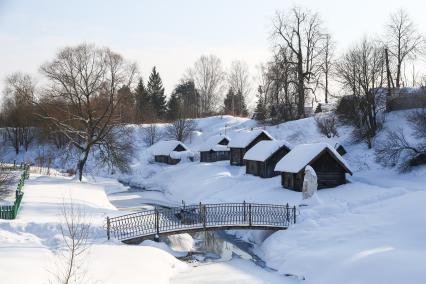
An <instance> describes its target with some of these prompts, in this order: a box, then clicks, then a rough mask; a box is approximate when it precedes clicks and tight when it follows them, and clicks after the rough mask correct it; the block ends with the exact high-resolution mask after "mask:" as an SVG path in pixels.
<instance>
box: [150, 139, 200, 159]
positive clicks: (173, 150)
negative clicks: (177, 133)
mask: <svg viewBox="0 0 426 284" xmlns="http://www.w3.org/2000/svg"><path fill="white" fill-rule="evenodd" d="M149 150H150V151H151V153H152V155H153V156H154V159H155V161H156V162H158V163H165V164H169V165H176V164H177V163H179V162H180V161H181V160H182V159H186V160H190V161H192V160H193V157H194V154H193V153H192V152H191V151H190V150H189V149H188V147H186V146H185V144H183V143H182V142H180V141H176V140H169V141H159V142H157V143H155V144H154V145H152V146H151V147H150V149H149Z"/></svg>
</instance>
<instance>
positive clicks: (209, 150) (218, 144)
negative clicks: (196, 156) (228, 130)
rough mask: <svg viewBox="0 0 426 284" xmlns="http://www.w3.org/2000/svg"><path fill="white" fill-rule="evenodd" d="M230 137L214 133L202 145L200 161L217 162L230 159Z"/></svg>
mask: <svg viewBox="0 0 426 284" xmlns="http://www.w3.org/2000/svg"><path fill="white" fill-rule="evenodd" d="M229 141H230V139H229V137H228V136H225V135H214V136H212V137H210V138H209V139H207V141H206V142H204V143H203V144H202V145H201V146H200V147H199V149H198V150H199V151H200V162H217V161H224V160H229V148H228V144H229Z"/></svg>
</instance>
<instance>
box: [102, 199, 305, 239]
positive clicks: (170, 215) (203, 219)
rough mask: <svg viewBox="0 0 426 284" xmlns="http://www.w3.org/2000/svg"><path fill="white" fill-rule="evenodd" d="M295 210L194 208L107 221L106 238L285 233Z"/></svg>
mask: <svg viewBox="0 0 426 284" xmlns="http://www.w3.org/2000/svg"><path fill="white" fill-rule="evenodd" d="M296 214H297V212H296V206H292V207H290V206H289V205H288V204H286V205H277V204H256V203H246V202H242V203H222V204H201V203H200V204H197V205H189V206H185V205H184V206H182V207H174V208H164V209H154V210H145V211H140V212H135V213H131V214H126V215H122V216H118V217H113V218H107V222H106V229H107V237H108V239H110V238H115V239H118V240H121V241H123V242H124V243H128V244H138V243H140V242H142V241H143V240H146V239H158V238H159V237H160V236H167V235H172V234H181V233H190V232H202V231H208V230H231V229H249V230H253V229H259V230H285V229H287V228H288V227H289V226H290V225H291V224H294V223H296Z"/></svg>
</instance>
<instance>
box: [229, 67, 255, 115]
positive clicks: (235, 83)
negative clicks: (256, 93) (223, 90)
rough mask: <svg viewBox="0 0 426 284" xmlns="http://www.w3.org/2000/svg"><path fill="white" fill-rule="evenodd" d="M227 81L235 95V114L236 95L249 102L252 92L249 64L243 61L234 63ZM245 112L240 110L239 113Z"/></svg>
mask: <svg viewBox="0 0 426 284" xmlns="http://www.w3.org/2000/svg"><path fill="white" fill-rule="evenodd" d="M227 81H228V85H229V88H230V89H231V90H232V93H233V94H234V96H233V97H232V109H233V111H234V112H235V95H236V94H239V95H241V96H242V97H243V99H244V100H247V97H248V96H249V94H250V91H251V86H250V72H249V67H248V65H247V63H245V62H244V61H241V60H237V61H233V62H232V63H231V68H230V69H229V71H228V74H227ZM243 111H244V110H243V109H239V110H238V113H242V112H243ZM233 115H235V113H233Z"/></svg>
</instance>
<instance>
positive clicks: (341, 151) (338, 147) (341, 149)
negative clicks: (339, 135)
mask: <svg viewBox="0 0 426 284" xmlns="http://www.w3.org/2000/svg"><path fill="white" fill-rule="evenodd" d="M334 149H336V151H337V153H339V154H340V155H341V156H344V155H345V154H346V153H347V151H346V149H345V147H343V146H342V145H340V144H339V143H336V145H334Z"/></svg>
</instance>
